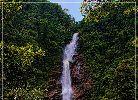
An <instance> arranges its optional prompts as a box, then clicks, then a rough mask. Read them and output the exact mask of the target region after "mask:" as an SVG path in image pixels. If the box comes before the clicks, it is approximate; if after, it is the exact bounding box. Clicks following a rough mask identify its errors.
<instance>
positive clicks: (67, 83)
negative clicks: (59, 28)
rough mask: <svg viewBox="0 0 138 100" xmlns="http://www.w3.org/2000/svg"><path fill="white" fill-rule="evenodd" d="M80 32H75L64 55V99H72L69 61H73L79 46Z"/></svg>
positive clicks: (62, 80)
mask: <svg viewBox="0 0 138 100" xmlns="http://www.w3.org/2000/svg"><path fill="white" fill-rule="evenodd" d="M77 40H78V33H75V34H74V35H73V37H72V40H71V42H70V44H67V45H66V47H65V50H64V56H63V71H62V79H61V83H62V100H71V99H72V94H73V91H72V87H71V76H70V66H69V62H72V58H73V55H74V54H75V50H76V48H77Z"/></svg>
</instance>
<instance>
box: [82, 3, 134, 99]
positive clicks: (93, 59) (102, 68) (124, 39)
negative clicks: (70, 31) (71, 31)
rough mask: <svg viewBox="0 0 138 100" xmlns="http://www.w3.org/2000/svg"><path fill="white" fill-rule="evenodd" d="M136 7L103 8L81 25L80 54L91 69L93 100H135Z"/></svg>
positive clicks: (125, 5) (110, 5) (87, 17)
mask: <svg viewBox="0 0 138 100" xmlns="http://www.w3.org/2000/svg"><path fill="white" fill-rule="evenodd" d="M134 7H135V5H134V4H103V5H101V6H100V7H97V8H96V9H95V10H89V12H88V13H87V14H86V17H85V18H84V19H83V21H82V22H81V23H80V30H81V33H80V34H81V35H80V38H81V39H80V50H79V51H80V52H81V53H82V54H84V57H85V59H86V64H87V66H90V70H91V75H92V76H93V80H94V87H93V90H92V91H91V99H92V100H127V99H129V100H134V89H135V86H134V78H135V76H134V69H135V64H134V62H135V60H134V59H135V56H134V55H135V54H134V52H135V51H134V50H135V49H134V47H135V44H134V43H133V41H134V39H135V37H134V36H135V24H134V22H135V9H134Z"/></svg>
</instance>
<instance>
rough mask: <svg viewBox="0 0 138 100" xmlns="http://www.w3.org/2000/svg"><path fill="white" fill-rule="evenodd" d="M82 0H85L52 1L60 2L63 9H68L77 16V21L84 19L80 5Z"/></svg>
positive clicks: (72, 14)
mask: <svg viewBox="0 0 138 100" xmlns="http://www.w3.org/2000/svg"><path fill="white" fill-rule="evenodd" d="M82 1H83V0H51V2H60V3H59V4H60V5H61V7H62V8H63V9H64V8H66V9H68V10H69V11H68V13H69V14H70V15H71V16H72V17H74V18H75V21H81V20H82V19H83V16H82V14H81V13H80V6H81V2H82ZM64 2H68V3H64ZM73 2H75V3H73Z"/></svg>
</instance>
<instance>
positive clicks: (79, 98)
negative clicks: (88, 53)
mask: <svg viewBox="0 0 138 100" xmlns="http://www.w3.org/2000/svg"><path fill="white" fill-rule="evenodd" d="M71 78H72V89H73V100H87V99H86V98H85V94H86V93H87V92H88V91H89V90H90V89H91V88H92V80H91V79H90V76H89V72H88V71H87V70H86V66H85V65H84V60H83V56H82V55H81V54H80V55H75V56H74V62H73V63H72V64H71Z"/></svg>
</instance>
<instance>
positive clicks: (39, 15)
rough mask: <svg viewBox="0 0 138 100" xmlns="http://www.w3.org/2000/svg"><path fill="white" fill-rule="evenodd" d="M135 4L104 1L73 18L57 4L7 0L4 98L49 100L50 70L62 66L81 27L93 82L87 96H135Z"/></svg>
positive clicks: (126, 99)
mask: <svg viewBox="0 0 138 100" xmlns="http://www.w3.org/2000/svg"><path fill="white" fill-rule="evenodd" d="M30 1H32V0H30ZM40 1H45V0H40ZM86 6H87V5H84V6H83V7H84V8H85V7H86ZM134 6H135V5H134V3H132V4H128V3H126V4H119V3H118V4H110V3H109V4H103V5H100V6H99V7H97V8H96V9H95V10H90V9H89V10H87V11H86V13H85V18H84V19H83V20H82V21H80V22H75V21H74V19H73V18H71V16H70V15H68V14H67V13H66V10H63V9H62V8H61V6H59V5H58V4H53V3H46V4H40V3H38V4H25V3H5V4H4V41H3V42H1V43H0V47H2V45H3V44H4V78H3V79H4V99H5V100H11V99H13V98H18V99H19V100H43V99H46V100H47V95H46V92H48V90H47V87H50V85H51V84H50V82H49V81H50V80H51V76H52V75H51V74H52V70H54V71H61V70H60V69H61V60H62V51H63V48H64V46H65V45H66V44H67V43H68V42H69V41H70V39H71V35H72V34H73V33H74V32H76V31H79V32H80V35H79V36H80V39H79V47H78V52H79V53H80V54H82V55H83V57H84V59H85V65H86V66H88V68H89V72H90V73H89V74H90V76H92V77H91V79H92V80H93V82H94V84H93V86H92V87H93V89H92V90H91V91H90V92H89V94H88V95H87V96H86V97H87V100H134V67H135V65H134V61H135V60H134V59H135V57H134V45H135V44H136V43H135V38H134V35H135V25H134V21H135V15H134V12H135V11H134V10H135V9H134ZM84 10H86V9H84ZM136 40H138V39H136ZM136 46H137V45H136ZM0 60H1V59H0ZM54 77H55V78H58V80H60V76H54Z"/></svg>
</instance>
